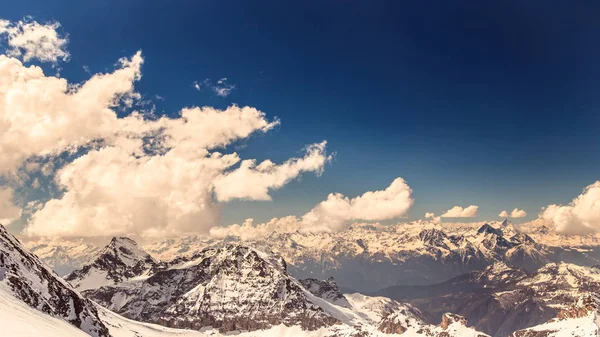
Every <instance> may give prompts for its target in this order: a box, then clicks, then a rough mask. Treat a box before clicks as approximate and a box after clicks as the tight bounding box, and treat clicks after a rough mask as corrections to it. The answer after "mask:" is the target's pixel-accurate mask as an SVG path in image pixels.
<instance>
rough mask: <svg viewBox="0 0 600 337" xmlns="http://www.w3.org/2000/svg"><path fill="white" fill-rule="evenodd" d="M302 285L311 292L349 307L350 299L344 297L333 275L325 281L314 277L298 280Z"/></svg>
mask: <svg viewBox="0 0 600 337" xmlns="http://www.w3.org/2000/svg"><path fill="white" fill-rule="evenodd" d="M298 281H299V282H300V283H301V284H302V286H303V287H304V288H305V289H306V290H308V291H310V292H311V294H313V295H315V296H317V297H320V298H322V299H324V300H326V301H328V302H331V303H333V304H336V305H339V306H342V307H349V305H350V304H349V303H348V300H347V299H346V298H345V297H344V295H343V294H342V292H341V291H340V289H339V288H338V286H337V284H336V283H335V280H334V279H333V277H330V278H328V279H327V280H325V281H322V280H317V279H314V278H308V279H303V280H298Z"/></svg>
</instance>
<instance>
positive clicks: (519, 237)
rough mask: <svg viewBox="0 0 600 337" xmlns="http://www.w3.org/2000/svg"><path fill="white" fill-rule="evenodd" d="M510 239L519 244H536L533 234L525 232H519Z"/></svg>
mask: <svg viewBox="0 0 600 337" xmlns="http://www.w3.org/2000/svg"><path fill="white" fill-rule="evenodd" d="M510 241H511V242H513V243H518V244H534V243H535V240H534V239H533V238H532V237H531V236H529V235H527V234H525V233H517V234H515V235H513V236H512V237H511V238H510Z"/></svg>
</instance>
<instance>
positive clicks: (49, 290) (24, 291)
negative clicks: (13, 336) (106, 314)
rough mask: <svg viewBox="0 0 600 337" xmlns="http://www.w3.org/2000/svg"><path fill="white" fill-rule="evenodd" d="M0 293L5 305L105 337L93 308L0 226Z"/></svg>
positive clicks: (105, 334) (106, 332) (103, 328)
mask: <svg viewBox="0 0 600 337" xmlns="http://www.w3.org/2000/svg"><path fill="white" fill-rule="evenodd" d="M0 292H2V299H3V302H6V303H7V304H10V303H14V301H20V302H21V303H22V304H25V305H29V306H30V307H31V308H32V309H34V310H37V311H39V312H40V314H41V313H46V314H49V315H51V316H53V317H56V318H57V319H62V320H64V321H66V322H68V323H70V324H71V325H73V326H75V327H78V328H79V329H81V330H83V331H85V332H87V333H88V334H90V335H92V336H96V337H101V336H108V330H107V328H106V327H105V326H104V325H103V324H102V322H101V321H100V319H99V318H98V313H97V311H96V308H95V307H94V305H93V304H92V303H91V302H90V301H89V300H87V299H85V298H83V297H82V296H81V295H80V294H79V293H78V292H77V291H75V290H74V289H73V288H72V287H71V286H70V285H69V284H68V283H66V282H65V281H64V280H63V279H61V278H60V277H58V276H57V275H56V274H55V273H54V272H53V271H52V270H51V269H50V268H48V267H47V266H46V265H45V264H44V263H43V262H41V261H40V260H39V258H38V257H37V256H35V255H34V254H32V253H30V252H29V251H27V249H26V248H24V247H23V246H22V245H21V243H20V242H19V241H18V240H17V239H16V238H15V237H14V236H12V235H11V234H10V233H8V232H7V231H6V229H5V228H4V227H3V226H2V225H0ZM11 297H12V298H11ZM13 299H14V301H13Z"/></svg>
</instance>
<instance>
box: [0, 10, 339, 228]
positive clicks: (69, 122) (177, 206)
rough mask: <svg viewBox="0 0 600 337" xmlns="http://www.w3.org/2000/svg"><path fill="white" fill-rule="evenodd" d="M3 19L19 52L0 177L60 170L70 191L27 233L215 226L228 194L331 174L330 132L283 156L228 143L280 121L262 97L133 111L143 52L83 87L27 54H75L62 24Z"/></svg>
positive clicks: (0, 89) (10, 73) (265, 192)
mask: <svg viewBox="0 0 600 337" xmlns="http://www.w3.org/2000/svg"><path fill="white" fill-rule="evenodd" d="M1 27H2V28H0V29H2V30H0V32H4V34H8V36H9V41H16V42H13V43H12V44H11V45H12V46H13V48H17V49H15V50H19V53H17V52H16V51H14V52H12V53H14V54H15V55H9V56H7V55H0V100H1V101H2V103H3V104H2V105H0V153H2V156H3V159H2V161H0V178H2V177H4V180H0V182H1V181H14V182H15V184H19V183H23V182H24V181H26V180H27V179H22V177H21V179H12V180H11V179H7V178H6V177H10V176H15V177H20V176H21V175H23V174H32V173H38V174H40V175H46V176H52V177H53V180H54V183H55V184H56V185H57V187H58V190H59V191H60V193H58V194H57V195H56V196H55V197H53V198H51V199H50V200H47V201H46V202H45V203H43V205H41V206H39V207H35V208H33V209H32V212H33V214H32V215H31V220H30V223H29V224H28V226H27V227H26V228H25V230H24V233H25V234H28V235H49V236H54V235H59V236H60V235H63V236H94V235H130V234H138V235H167V234H178V233H190V232H193V233H208V230H209V229H210V228H211V227H212V226H214V225H217V224H218V223H219V220H220V208H221V204H222V203H223V202H227V201H230V200H234V199H249V200H270V198H271V197H270V195H269V192H270V191H272V190H274V189H279V188H281V187H283V186H284V185H285V184H287V183H288V182H290V181H291V180H293V179H295V178H298V177H299V176H301V175H302V174H304V173H307V172H314V173H316V174H320V173H321V172H322V171H323V170H324V167H325V164H326V163H327V162H328V161H329V159H330V156H328V155H327V153H326V142H325V141H323V142H320V143H316V144H311V145H308V146H307V147H306V151H305V155H304V156H302V157H300V158H290V159H289V160H286V161H284V162H283V163H274V162H272V161H271V160H268V159H267V160H265V161H263V162H260V163H257V161H256V160H254V159H245V160H244V159H242V158H241V157H240V156H239V155H238V154H237V153H235V152H231V151H227V146H228V145H230V144H232V143H234V142H236V141H242V140H245V139H247V138H249V137H251V136H252V135H253V134H256V133H264V132H268V131H269V130H271V129H273V128H274V127H275V126H277V125H278V124H279V120H278V119H276V118H275V119H273V120H268V119H267V117H266V114H265V113H263V112H261V111H259V110H257V109H255V108H252V107H238V106H235V105H232V106H230V107H228V108H226V109H224V110H220V109H215V108H212V107H189V108H185V109H182V110H181V111H180V112H179V113H178V114H177V116H175V117H166V116H163V117H160V118H156V117H154V116H146V115H144V113H141V112H135V111H134V112H131V113H129V114H127V115H126V116H125V117H119V116H118V115H117V112H116V111H126V109H128V108H130V107H131V106H132V102H134V101H136V100H139V99H140V97H141V96H140V95H139V94H138V93H136V92H135V91H134V84H135V82H136V81H138V80H140V79H141V75H142V71H141V68H142V65H143V63H144V58H143V56H142V54H141V52H137V53H136V54H134V55H133V56H131V57H130V58H123V59H121V60H119V62H118V64H117V66H116V69H115V70H114V71H112V72H108V73H104V74H95V75H92V76H91V77H90V78H89V79H88V80H87V81H85V82H83V83H81V84H77V85H73V84H70V83H68V81H67V80H66V79H64V78H59V77H54V76H46V75H45V74H44V72H43V70H42V69H41V68H39V67H36V66H25V65H24V64H23V63H22V61H21V60H19V59H17V58H16V57H17V56H19V57H21V58H22V59H23V60H28V59H31V58H38V59H40V60H42V61H50V62H54V61H57V60H58V59H60V58H64V57H67V55H68V54H66V51H64V50H63V49H61V48H63V47H64V44H65V43H66V42H64V41H63V40H61V39H60V38H59V37H58V35H53V34H55V33H56V32H55V29H56V28H57V27H58V24H53V25H50V26H43V25H39V24H37V23H35V22H31V23H18V24H16V26H15V25H13V24H11V23H7V22H5V21H2V25H1ZM40 27H41V28H40ZM48 30H51V31H52V32H54V33H52V32H49V31H48ZM21 35H23V36H25V37H22V36H21ZM39 36H42V37H39ZM34 37H36V38H34ZM37 37H39V38H37ZM54 37H56V38H54ZM22 39H25V40H27V41H30V42H31V41H33V42H31V43H33V44H35V43H38V44H40V46H38V47H34V46H31V45H30V43H28V44H25V43H24V42H19V41H22ZM65 41H66V40H65ZM51 46H55V47H56V48H55V49H54V50H53V51H52V52H51V49H52V48H51ZM61 51H63V52H61ZM221 84H222V83H221ZM65 153H67V154H69V155H68V156H64V154H65ZM40 158H41V159H43V160H41V161H40V162H38V161H37V160H39V159H40ZM65 158H66V159H65ZM56 160H58V161H61V165H58V166H56V167H58V169H55V168H54V167H55V166H54V165H53V163H55V161H56ZM25 178H27V177H25ZM36 181H37V183H36ZM32 184H33V185H37V184H39V181H38V180H33V183H32ZM0 187H1V186H0ZM0 191H1V193H0V218H8V217H12V216H14V215H15V209H16V208H15V207H14V205H12V189H7V188H6V186H5V187H2V190H0ZM7 191H8V192H7ZM9 202H10V203H9Z"/></svg>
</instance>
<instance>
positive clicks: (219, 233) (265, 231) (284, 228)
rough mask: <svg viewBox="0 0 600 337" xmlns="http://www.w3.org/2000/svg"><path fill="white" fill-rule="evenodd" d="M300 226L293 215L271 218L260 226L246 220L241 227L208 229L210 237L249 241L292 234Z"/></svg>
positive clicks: (250, 220)
mask: <svg viewBox="0 0 600 337" xmlns="http://www.w3.org/2000/svg"><path fill="white" fill-rule="evenodd" d="M301 225H302V223H301V222H300V220H299V219H298V218H297V217H295V216H293V215H290V216H286V217H283V218H273V219H271V220H270V221H268V222H265V223H261V224H254V219H246V221H244V223H242V224H241V225H238V224H234V225H231V226H227V227H213V228H211V229H210V236H211V237H213V238H217V239H223V238H226V237H228V236H236V237H239V238H240V239H241V240H243V241H249V240H257V239H262V238H265V237H267V236H269V235H270V234H272V233H274V232H277V233H294V232H297V231H298V230H299V229H300V228H301Z"/></svg>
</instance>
